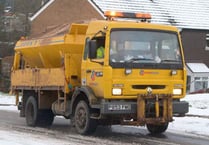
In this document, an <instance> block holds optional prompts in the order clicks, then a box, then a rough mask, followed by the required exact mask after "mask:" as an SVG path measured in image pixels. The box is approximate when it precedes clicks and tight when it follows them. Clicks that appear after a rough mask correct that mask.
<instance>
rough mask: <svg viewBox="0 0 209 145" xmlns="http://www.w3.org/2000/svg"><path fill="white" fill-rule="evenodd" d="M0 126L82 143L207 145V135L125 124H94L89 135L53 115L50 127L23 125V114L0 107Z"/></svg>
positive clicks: (95, 144)
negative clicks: (156, 132) (150, 130)
mask: <svg viewBox="0 0 209 145" xmlns="http://www.w3.org/2000/svg"><path fill="white" fill-rule="evenodd" d="M0 128H4V129H11V130H16V131H20V132H26V133H32V134H34V133H35V134H37V133H38V134H43V135H46V134H47V135H48V136H52V137H56V138H58V139H63V140H65V142H66V141H69V142H71V143H72V142H73V143H78V142H79V145H80V144H83V145H86V144H87V145H92V144H94V145H97V144H98V145H99V144H100V145H101V144H107V145H208V144H209V139H208V138H206V137H205V138H203V137H198V136H195V135H192V134H191V135H188V134H187V135H185V134H174V133H170V132H165V133H164V134H161V135H157V136H151V135H150V134H149V133H148V132H147V130H146V129H143V128H139V129H138V128H131V129H130V127H128V126H112V127H98V129H97V131H96V132H95V133H94V134H93V135H92V136H81V135H79V134H77V133H76V131H75V128H73V127H71V126H70V120H67V119H64V118H61V117H56V118H55V120H54V123H53V125H52V126H51V127H50V128H38V127H36V128H31V127H27V126H26V123H25V118H20V117H19V113H17V112H14V111H4V110H0Z"/></svg>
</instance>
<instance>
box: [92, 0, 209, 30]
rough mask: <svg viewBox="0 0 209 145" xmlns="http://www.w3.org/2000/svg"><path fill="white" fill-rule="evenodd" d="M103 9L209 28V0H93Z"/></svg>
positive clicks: (181, 26)
mask: <svg viewBox="0 0 209 145" xmlns="http://www.w3.org/2000/svg"><path fill="white" fill-rule="evenodd" d="M91 1H92V3H94V4H95V5H96V6H97V8H98V9H99V10H100V11H101V12H104V11H107V10H114V11H123V12H143V13H150V14H151V15H152V22H153V23H159V24H167V25H174V26H177V27H178V28H187V29H203V30H205V29H207V30H209V17H208V14H209V2H208V1H205V0H184V1H182V0H91Z"/></svg>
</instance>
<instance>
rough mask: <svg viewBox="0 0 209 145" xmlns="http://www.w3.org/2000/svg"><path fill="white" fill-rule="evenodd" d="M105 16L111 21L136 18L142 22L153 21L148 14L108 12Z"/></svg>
mask: <svg viewBox="0 0 209 145" xmlns="http://www.w3.org/2000/svg"><path fill="white" fill-rule="evenodd" d="M104 16H105V17H107V19H110V20H111V19H113V18H135V19H142V20H147V19H151V15H150V14H148V13H129V12H117V11H106V12H104Z"/></svg>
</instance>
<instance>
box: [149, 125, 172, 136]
mask: <svg viewBox="0 0 209 145" xmlns="http://www.w3.org/2000/svg"><path fill="white" fill-rule="evenodd" d="M167 128H168V123H165V124H161V125H154V124H147V129H148V131H149V132H150V133H151V134H160V133H163V132H165V131H166V130H167Z"/></svg>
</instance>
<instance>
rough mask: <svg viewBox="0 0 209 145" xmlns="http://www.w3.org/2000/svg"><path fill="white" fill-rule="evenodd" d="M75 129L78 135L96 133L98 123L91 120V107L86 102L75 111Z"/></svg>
mask: <svg viewBox="0 0 209 145" xmlns="http://www.w3.org/2000/svg"><path fill="white" fill-rule="evenodd" d="M74 119H75V120H74V121H75V128H76V130H77V131H78V133H80V134H83V135H87V134H92V133H93V132H95V130H96V128H97V121H96V120H95V119H91V118H90V107H89V106H88V104H87V103H86V102H85V101H83V100H82V101H80V102H79V103H78V104H77V106H76V109H75V116H74Z"/></svg>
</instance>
